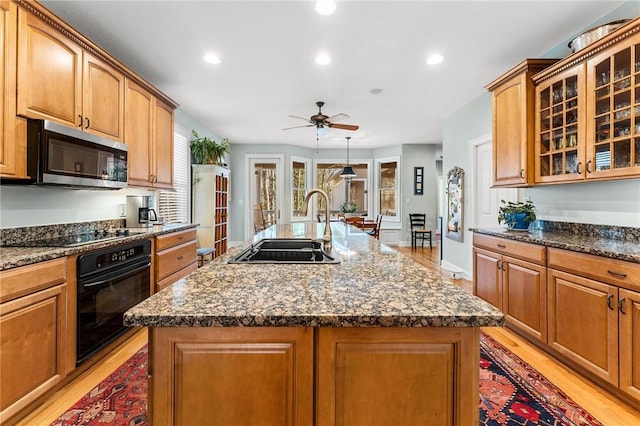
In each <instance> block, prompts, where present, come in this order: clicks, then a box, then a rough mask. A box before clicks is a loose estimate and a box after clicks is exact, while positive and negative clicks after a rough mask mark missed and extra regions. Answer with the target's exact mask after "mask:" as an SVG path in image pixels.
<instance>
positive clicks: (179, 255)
mask: <svg viewBox="0 0 640 426" xmlns="http://www.w3.org/2000/svg"><path fill="white" fill-rule="evenodd" d="M196 250H197V245H196V242H195V241H192V242H188V243H185V244H181V245H179V246H175V247H172V248H170V249H167V250H163V251H162V252H157V253H156V256H155V265H156V271H155V272H156V274H155V276H156V278H155V279H156V282H158V281H160V280H162V279H163V278H166V277H168V276H169V275H171V274H173V273H174V272H176V271H179V270H180V269H183V268H185V267H187V266H188V265H189V264H191V263H193V264H195V262H196Z"/></svg>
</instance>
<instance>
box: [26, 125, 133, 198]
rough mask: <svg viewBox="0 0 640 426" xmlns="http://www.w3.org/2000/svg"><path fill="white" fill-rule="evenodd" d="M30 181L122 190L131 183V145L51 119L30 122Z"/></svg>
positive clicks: (28, 146) (28, 153)
mask: <svg viewBox="0 0 640 426" xmlns="http://www.w3.org/2000/svg"><path fill="white" fill-rule="evenodd" d="M27 173H28V174H29V176H31V181H30V183H35V184H39V185H65V186H71V187H91V188H102V189H120V188H126V186H127V145H126V144H123V143H120V142H117V141H112V140H109V139H106V138H102V137H100V136H97V135H93V134H91V133H87V132H83V131H80V130H76V129H74V128H71V127H67V126H63V125H60V124H57V123H54V122H52V121H47V120H28V121H27Z"/></svg>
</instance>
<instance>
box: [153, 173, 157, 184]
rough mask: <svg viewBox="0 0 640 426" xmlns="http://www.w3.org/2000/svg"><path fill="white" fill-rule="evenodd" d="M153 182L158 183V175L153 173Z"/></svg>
mask: <svg viewBox="0 0 640 426" xmlns="http://www.w3.org/2000/svg"><path fill="white" fill-rule="evenodd" d="M153 183H158V176H156V175H153Z"/></svg>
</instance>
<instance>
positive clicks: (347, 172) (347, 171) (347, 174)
mask: <svg viewBox="0 0 640 426" xmlns="http://www.w3.org/2000/svg"><path fill="white" fill-rule="evenodd" d="M346 139H347V164H345V166H344V169H342V173H340V176H342V177H343V178H352V177H356V176H357V175H356V174H355V172H354V171H353V167H351V166H350V165H349V139H351V136H347V138H346Z"/></svg>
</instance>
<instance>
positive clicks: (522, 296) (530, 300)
mask: <svg viewBox="0 0 640 426" xmlns="http://www.w3.org/2000/svg"><path fill="white" fill-rule="evenodd" d="M502 269H503V271H504V272H503V278H502V279H503V281H502V290H503V295H502V309H503V311H504V314H505V316H506V318H507V322H508V324H509V326H511V327H516V328H517V329H518V330H520V331H521V332H523V333H526V334H528V335H529V336H531V337H533V338H535V339H538V340H540V341H542V342H545V343H546V342H547V268H546V266H540V265H536V264H534V263H530V262H525V261H522V260H519V259H514V258H511V257H506V256H505V257H504V260H503V263H502Z"/></svg>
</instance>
